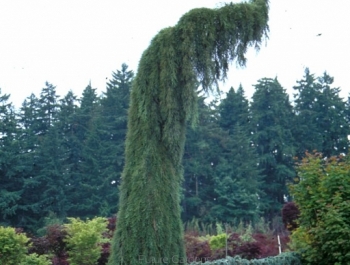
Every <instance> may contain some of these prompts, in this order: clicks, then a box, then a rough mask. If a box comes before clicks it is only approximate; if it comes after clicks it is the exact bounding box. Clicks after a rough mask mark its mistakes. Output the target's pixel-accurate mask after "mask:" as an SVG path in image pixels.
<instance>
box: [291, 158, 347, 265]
mask: <svg viewBox="0 0 350 265" xmlns="http://www.w3.org/2000/svg"><path fill="white" fill-rule="evenodd" d="M297 173H298V178H299V179H298V180H297V183H296V184H294V185H291V186H290V191H291V194H292V195H293V196H294V199H295V202H296V204H297V206H298V208H299V210H300V217H299V219H298V222H299V227H298V228H297V229H296V230H295V231H293V233H292V244H291V246H292V247H293V248H294V249H295V250H297V251H299V252H300V253H301V254H302V257H303V261H304V262H303V263H304V264H319V265H328V264H337V265H338V264H350V241H349V238H350V156H349V155H348V156H346V157H341V156H340V157H331V158H329V159H325V158H323V157H322V155H321V154H318V153H315V154H306V157H305V158H304V159H303V160H302V162H301V163H300V164H299V166H298V168H297Z"/></svg>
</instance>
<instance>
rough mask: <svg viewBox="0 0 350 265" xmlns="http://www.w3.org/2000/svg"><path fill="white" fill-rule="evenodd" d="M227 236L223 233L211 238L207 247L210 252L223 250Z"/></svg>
mask: <svg viewBox="0 0 350 265" xmlns="http://www.w3.org/2000/svg"><path fill="white" fill-rule="evenodd" d="M226 239H227V235H226V234H225V233H222V234H219V235H217V236H212V237H211V238H210V240H209V245H210V248H211V249H212V250H216V249H220V248H224V247H225V246H226Z"/></svg>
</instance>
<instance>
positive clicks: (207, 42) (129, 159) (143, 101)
mask: <svg viewBox="0 0 350 265" xmlns="http://www.w3.org/2000/svg"><path fill="white" fill-rule="evenodd" d="M267 22H268V0H252V1H250V2H249V3H239V4H232V3H230V4H226V5H224V6H222V7H220V8H217V9H207V8H199V9H193V10H191V11H190V12H188V13H186V14H185V15H184V16H183V17H182V18H181V19H180V20H179V22H178V23H177V25H175V26H174V27H169V28H165V29H163V30H161V31H160V32H159V33H158V34H157V35H156V36H155V37H154V39H153V40H152V42H151V44H150V46H149V47H148V49H146V50H145V51H144V53H143V55H142V57H141V60H140V62H139V66H138V71H137V75H136V77H135V80H134V83H133V85H132V91H131V99H130V100H131V101H130V108H129V120H128V133H127V139H126V151H125V159H126V160H125V167H124V171H123V175H122V183H121V186H120V201H119V212H118V225H117V229H116V232H115V235H114V238H113V242H112V249H111V256H110V260H109V265H121V264H123V265H124V264H125V265H131V264H184V263H185V250H184V242H183V227H182V223H181V216H180V190H181V183H182V178H183V169H182V164H181V162H182V156H183V150H184V143H185V129H186V124H187V122H192V124H194V123H195V120H196V111H197V110H196V108H197V101H196V99H197V95H198V91H200V90H203V91H205V92H208V91H210V90H211V89H212V88H213V87H216V88H217V82H218V81H220V80H223V79H225V77H226V74H227V71H228V67H229V64H230V63H231V62H232V61H236V62H237V63H238V64H239V65H241V66H244V65H245V62H246V59H245V53H246V50H247V48H248V47H249V46H255V48H257V49H258V48H259V46H260V44H261V42H262V40H263V39H264V38H265V37H267V33H268V24H267Z"/></svg>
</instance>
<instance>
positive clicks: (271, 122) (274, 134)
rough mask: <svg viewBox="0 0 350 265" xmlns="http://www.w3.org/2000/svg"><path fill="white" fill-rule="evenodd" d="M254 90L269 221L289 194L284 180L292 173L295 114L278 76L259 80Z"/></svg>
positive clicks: (255, 129)
mask: <svg viewBox="0 0 350 265" xmlns="http://www.w3.org/2000/svg"><path fill="white" fill-rule="evenodd" d="M255 89H256V90H255V92H254V95H253V101H252V103H251V112H252V123H251V124H252V132H253V133H254V134H253V143H254V145H255V147H256V150H257V153H258V156H259V168H260V169H261V170H262V174H263V175H264V183H263V186H262V187H263V191H264V193H265V195H264V196H263V197H262V198H261V201H262V202H264V205H265V206H266V208H265V209H264V211H265V215H266V217H267V218H268V219H269V220H271V219H272V218H273V217H275V215H277V214H279V212H280V209H281V206H282V204H283V203H284V201H285V197H288V190H287V183H288V182H289V181H291V180H292V178H293V177H294V176H295V171H294V169H293V165H294V161H293V157H294V155H295V149H294V145H295V143H294V139H293V135H292V127H291V124H292V123H293V119H294V116H293V112H292V106H291V104H290V102H289V97H288V95H287V93H286V91H285V89H283V88H282V86H281V85H280V84H279V82H278V80H277V79H271V78H263V79H260V80H259V81H258V84H257V85H255Z"/></svg>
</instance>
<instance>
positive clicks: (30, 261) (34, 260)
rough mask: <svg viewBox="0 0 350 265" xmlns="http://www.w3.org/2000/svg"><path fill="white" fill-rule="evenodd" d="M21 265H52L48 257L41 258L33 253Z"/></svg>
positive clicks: (42, 256)
mask: <svg viewBox="0 0 350 265" xmlns="http://www.w3.org/2000/svg"><path fill="white" fill-rule="evenodd" d="M19 265H51V262H50V261H49V260H48V257H47V256H46V255H41V256H39V255H38V254H35V253H32V254H30V255H27V256H25V257H24V260H23V261H22V262H21V263H20V264H19Z"/></svg>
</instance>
